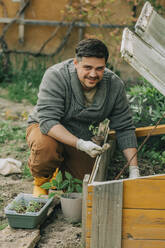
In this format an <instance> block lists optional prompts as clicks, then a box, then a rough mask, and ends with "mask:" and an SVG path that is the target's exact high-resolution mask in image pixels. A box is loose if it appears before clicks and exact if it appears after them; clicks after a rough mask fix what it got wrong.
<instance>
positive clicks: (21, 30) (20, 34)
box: [18, 0, 25, 44]
mask: <svg viewBox="0 0 165 248" xmlns="http://www.w3.org/2000/svg"><path fill="white" fill-rule="evenodd" d="M24 4H25V0H20V8H22V7H23V6H24ZM21 20H24V13H22V14H21V16H20V22H21ZM24 30H25V28H24V24H23V23H20V24H19V26H18V41H19V43H20V44H23V43H24Z"/></svg>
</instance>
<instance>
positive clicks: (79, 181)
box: [74, 178, 82, 184]
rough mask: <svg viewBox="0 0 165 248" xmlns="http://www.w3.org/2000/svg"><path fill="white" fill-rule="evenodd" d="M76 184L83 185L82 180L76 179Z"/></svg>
mask: <svg viewBox="0 0 165 248" xmlns="http://www.w3.org/2000/svg"><path fill="white" fill-rule="evenodd" d="M74 182H75V183H79V184H82V180H80V179H77V178H74Z"/></svg>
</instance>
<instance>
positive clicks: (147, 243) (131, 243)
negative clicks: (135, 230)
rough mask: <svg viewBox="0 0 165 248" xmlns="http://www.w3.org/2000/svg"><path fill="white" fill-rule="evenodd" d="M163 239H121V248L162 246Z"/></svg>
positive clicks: (154, 247) (157, 247) (158, 247)
mask: <svg viewBox="0 0 165 248" xmlns="http://www.w3.org/2000/svg"><path fill="white" fill-rule="evenodd" d="M164 247H165V240H129V239H123V240H122V248H164Z"/></svg>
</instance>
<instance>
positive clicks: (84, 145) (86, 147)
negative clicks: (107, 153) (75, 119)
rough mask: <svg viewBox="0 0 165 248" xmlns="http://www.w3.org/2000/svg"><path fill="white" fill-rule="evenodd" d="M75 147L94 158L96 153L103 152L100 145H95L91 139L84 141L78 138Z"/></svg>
mask: <svg viewBox="0 0 165 248" xmlns="http://www.w3.org/2000/svg"><path fill="white" fill-rule="evenodd" d="M76 148H77V149H78V150H80V151H83V152H86V153H87V154H88V155H89V156H91V157H92V158H95V157H96V156H97V155H100V154H101V153H103V152H104V150H103V148H102V147H101V146H98V145H96V144H95V143H93V142H92V141H85V140H83V139H78V141H77V144H76Z"/></svg>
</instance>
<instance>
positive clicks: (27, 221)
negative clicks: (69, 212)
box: [5, 193, 53, 229]
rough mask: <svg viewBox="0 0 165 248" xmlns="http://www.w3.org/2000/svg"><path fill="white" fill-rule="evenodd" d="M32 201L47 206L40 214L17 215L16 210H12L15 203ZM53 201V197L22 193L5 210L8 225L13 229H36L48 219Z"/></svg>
mask: <svg viewBox="0 0 165 248" xmlns="http://www.w3.org/2000/svg"><path fill="white" fill-rule="evenodd" d="M32 200H35V201H37V202H43V203H45V205H44V206H43V207H42V208H41V209H40V211H39V212H26V213H17V212H16V211H15V210H11V208H12V206H13V204H14V202H20V201H24V202H25V204H27V205H28V203H29V202H30V201H32ZM52 201H53V197H52V198H50V199H45V198H40V197H34V196H33V195H32V194H24V193H20V194H19V195H17V197H16V198H15V199H14V200H13V201H12V202H11V203H9V204H8V205H7V207H6V208H5V214H6V217H7V218H8V223H9V225H10V226H11V227H13V228H28V229H32V228H36V227H37V226H38V225H41V224H42V223H43V222H44V220H45V219H46V217H47V212H48V209H49V207H50V205H51V203H52Z"/></svg>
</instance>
